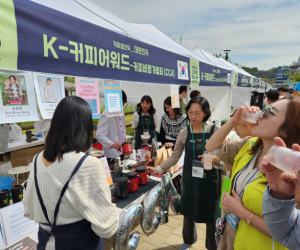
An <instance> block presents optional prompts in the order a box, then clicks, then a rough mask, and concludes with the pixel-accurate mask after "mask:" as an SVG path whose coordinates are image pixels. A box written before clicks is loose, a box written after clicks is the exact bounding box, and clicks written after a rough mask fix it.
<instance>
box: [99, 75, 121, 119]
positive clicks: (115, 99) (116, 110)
mask: <svg viewBox="0 0 300 250" xmlns="http://www.w3.org/2000/svg"><path fill="white" fill-rule="evenodd" d="M103 90H104V98H105V107H106V114H107V117H111V116H121V115H123V100H122V89H121V82H120V81H114V80H104V81H103Z"/></svg>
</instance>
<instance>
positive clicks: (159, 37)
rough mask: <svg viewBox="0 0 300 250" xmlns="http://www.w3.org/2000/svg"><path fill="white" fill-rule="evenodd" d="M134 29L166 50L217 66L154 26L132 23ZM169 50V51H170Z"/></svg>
mask: <svg viewBox="0 0 300 250" xmlns="http://www.w3.org/2000/svg"><path fill="white" fill-rule="evenodd" d="M131 25H132V26H133V27H135V28H136V29H137V30H138V31H139V32H140V33H141V34H143V35H145V37H146V36H147V37H149V36H151V37H152V38H153V39H155V40H156V41H157V42H158V43H159V44H160V45H162V46H163V47H164V49H166V50H169V49H172V50H173V51H174V52H176V53H178V54H182V55H186V56H188V57H192V58H194V59H197V60H198V61H200V62H205V63H207V64H211V65H216V64H214V63H212V62H211V61H210V60H208V59H207V58H205V57H203V56H201V55H198V54H197V53H194V51H190V50H188V49H186V48H185V47H183V46H182V45H180V44H179V43H177V42H175V41H174V40H172V39H171V38H170V37H168V36H167V35H165V34H164V33H163V32H161V31H160V30H159V29H158V28H156V27H155V26H154V25H152V24H136V23H131ZM168 48H169V49H168Z"/></svg>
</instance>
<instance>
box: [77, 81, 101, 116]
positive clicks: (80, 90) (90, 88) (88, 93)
mask: <svg viewBox="0 0 300 250" xmlns="http://www.w3.org/2000/svg"><path fill="white" fill-rule="evenodd" d="M75 83H76V95H77V96H79V97H81V98H82V99H84V100H86V102H87V103H88V104H89V105H90V107H91V110H92V114H93V119H97V118H100V100H99V90H98V79H88V78H80V77H76V78H75Z"/></svg>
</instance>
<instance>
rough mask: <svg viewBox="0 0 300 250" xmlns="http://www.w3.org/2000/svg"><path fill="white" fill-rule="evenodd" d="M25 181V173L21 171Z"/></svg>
mask: <svg viewBox="0 0 300 250" xmlns="http://www.w3.org/2000/svg"><path fill="white" fill-rule="evenodd" d="M24 181H25V173H23V182H24Z"/></svg>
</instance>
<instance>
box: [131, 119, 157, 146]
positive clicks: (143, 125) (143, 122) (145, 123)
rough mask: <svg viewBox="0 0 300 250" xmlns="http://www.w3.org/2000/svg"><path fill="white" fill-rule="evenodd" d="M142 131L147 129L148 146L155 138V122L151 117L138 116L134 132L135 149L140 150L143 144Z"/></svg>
mask: <svg viewBox="0 0 300 250" xmlns="http://www.w3.org/2000/svg"><path fill="white" fill-rule="evenodd" d="M144 129H149V134H150V135H151V138H150V139H149V141H148V144H151V143H152V138H155V137H156V132H155V121H154V118H153V115H151V116H149V115H141V114H139V123H138V126H137V129H136V132H135V149H136V150H137V149H140V148H141V146H142V143H143V140H142V138H141V135H142V134H143V133H144Z"/></svg>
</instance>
